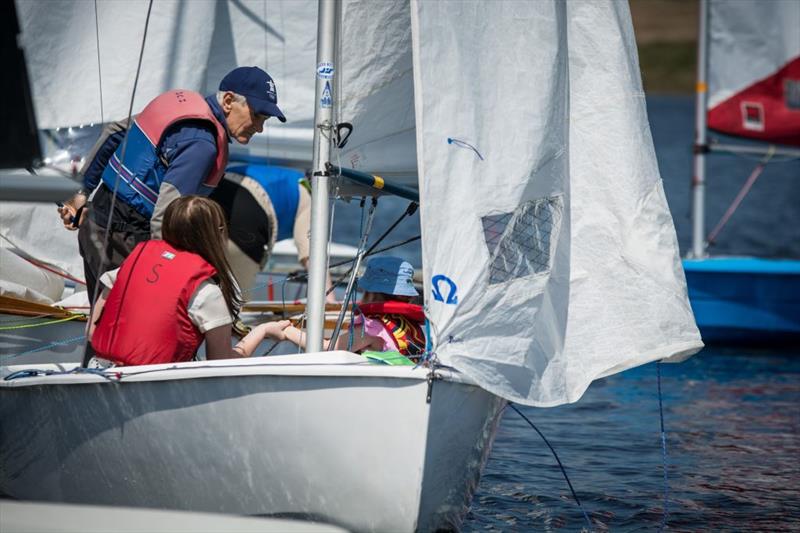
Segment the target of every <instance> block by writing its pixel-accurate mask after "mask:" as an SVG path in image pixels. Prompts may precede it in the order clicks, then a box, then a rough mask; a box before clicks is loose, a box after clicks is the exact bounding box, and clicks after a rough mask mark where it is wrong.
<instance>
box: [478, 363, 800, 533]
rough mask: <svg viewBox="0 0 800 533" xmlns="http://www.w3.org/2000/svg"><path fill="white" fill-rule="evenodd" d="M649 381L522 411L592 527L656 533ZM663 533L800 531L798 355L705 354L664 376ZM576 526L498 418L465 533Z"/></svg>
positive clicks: (637, 377) (543, 465)
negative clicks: (665, 477)
mask: <svg viewBox="0 0 800 533" xmlns="http://www.w3.org/2000/svg"><path fill="white" fill-rule="evenodd" d="M656 379H657V374H656V367H655V365H652V364H651V365H647V366H645V367H642V368H638V369H635V370H632V371H629V372H626V373H624V374H622V375H618V376H612V377H610V378H607V379H604V380H602V381H600V382H598V383H595V384H593V385H592V386H591V387H590V389H589V390H588V391H587V393H586V395H585V396H584V398H583V399H582V400H580V402H578V404H575V405H569V406H563V407H558V408H555V409H533V408H525V410H524V412H525V414H526V416H528V417H529V418H531V419H532V420H533V421H534V423H536V424H537V426H538V427H539V429H541V430H542V432H544V434H545V435H546V436H547V437H548V439H549V440H550V441H551V443H552V444H553V445H554V446H555V448H556V451H557V452H558V453H559V457H560V458H561V460H562V462H563V463H564V464H565V466H566V468H567V472H568V474H569V475H570V479H571V481H572V484H573V486H574V487H575V489H576V491H577V493H578V497H579V498H580V499H581V502H582V503H583V505H584V507H585V508H586V510H587V512H588V513H590V515H591V517H592V520H593V522H594V527H595V528H596V529H598V530H606V529H608V530H612V531H654V530H657V529H658V527H659V526H660V524H661V520H662V509H663V490H664V485H663V471H662V468H661V464H662V463H661V460H662V459H661V445H660V433H659V431H660V430H659V416H658V396H657V381H656ZM662 390H663V398H664V417H665V424H666V426H667V446H668V454H669V465H670V468H669V516H668V519H667V526H668V529H670V530H674V531H697V530H707V529H714V530H742V529H744V530H766V531H777V530H782V531H786V530H789V529H793V528H798V527H800V499H799V498H798V494H800V481H799V480H800V467H798V457H800V409H798V405H800V350H797V351H794V352H782V353H781V352H760V353H754V352H752V351H749V352H745V351H742V350H732V349H728V350H723V349H719V348H717V349H714V348H706V349H704V350H703V352H701V353H700V354H699V355H697V356H695V357H694V358H692V359H690V360H689V361H687V362H685V363H682V364H679V365H662ZM582 526H584V521H583V517H582V515H581V513H580V510H579V509H578V507H577V505H576V504H575V502H574V501H573V499H572V496H571V495H570V493H569V489H568V487H567V485H566V483H565V481H564V479H563V477H562V475H561V473H560V471H559V470H558V467H557V465H556V464H555V461H554V459H553V458H552V456H551V455H550V453H549V451H548V450H547V448H546V446H545V445H544V443H542V441H541V440H540V439H539V437H538V435H536V434H535V432H534V431H533V430H531V429H530V427H529V426H527V425H526V424H525V423H524V421H522V419H521V418H520V417H519V416H518V415H516V413H514V412H513V411H511V410H507V411H506V413H505V415H504V418H503V421H502V423H501V426H500V430H499V432H498V436H497V440H496V442H495V447H494V450H493V453H492V455H491V457H490V460H489V463H488V464H487V467H486V470H485V472H484V477H483V479H482V481H481V485H480V486H479V488H478V493H477V495H476V498H475V501H474V502H473V506H472V510H471V512H470V515H469V516H468V518H467V523H466V524H465V528H464V529H465V530H466V531H478V530H480V531H487V530H488V531H492V530H497V531H508V530H520V531H523V530H530V529H535V530H545V531H549V530H565V531H570V530H573V531H574V530H580V529H581V527H582Z"/></svg>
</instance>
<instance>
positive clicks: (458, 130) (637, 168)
mask: <svg viewBox="0 0 800 533" xmlns="http://www.w3.org/2000/svg"><path fill="white" fill-rule="evenodd" d="M411 5H412V10H411V13H412V35H413V51H414V80H415V99H416V128H417V152H418V164H419V176H420V197H421V199H422V208H421V217H422V229H423V266H424V274H425V283H426V285H425V297H426V305H427V306H428V316H429V318H430V320H431V323H432V325H433V329H434V332H435V350H436V353H437V355H438V356H439V358H440V359H441V360H442V361H443V362H444V363H445V364H449V365H452V366H455V367H456V368H458V369H460V370H462V371H464V372H466V373H467V374H469V375H470V376H471V377H473V378H474V379H475V380H476V381H478V383H479V384H480V385H481V386H482V387H484V388H486V389H487V390H489V391H491V392H494V393H495V394H498V395H500V396H503V397H505V398H507V399H509V400H512V401H516V402H520V403H525V404H529V405H539V406H552V405H558V404H561V403H565V402H572V401H576V400H577V399H579V398H580V396H581V395H582V394H583V392H584V391H585V390H586V388H587V387H588V386H589V384H590V383H591V382H592V381H593V380H594V379H597V378H599V377H602V376H605V375H609V374H612V373H615V372H619V371H622V370H625V369H628V368H632V367H634V366H637V365H641V364H644V363H647V362H650V361H655V360H659V359H673V360H677V359H681V358H685V357H688V356H689V355H690V354H692V353H694V352H696V351H697V350H699V348H700V347H701V346H702V342H701V341H700V337H699V333H698V331H697V328H696V326H695V323H694V318H693V315H692V311H691V308H690V307H689V302H688V299H687V296H686V286H685V280H684V277H683V271H682V269H681V266H680V258H679V254H678V247H677V239H676V236H675V230H674V226H673V224H672V218H671V216H670V214H669V210H668V208H667V203H666V199H665V196H664V192H663V188H662V185H661V179H660V176H659V173H658V167H657V164H656V159H655V152H654V149H653V143H652V138H651V136H650V129H649V124H648V121H647V115H646V110H645V101H644V93H643V92H642V88H641V78H640V74H639V68H638V59H637V54H636V45H635V41H634V39H633V32H632V24H631V20H630V14H629V12H628V7H627V5H626V4H624V3H621V2H610V1H609V2H580V1H577V2H566V3H565V2H559V1H552V2H510V1H509V2H490V3H467V2H421V1H412V3H411Z"/></svg>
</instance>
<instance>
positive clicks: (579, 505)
mask: <svg viewBox="0 0 800 533" xmlns="http://www.w3.org/2000/svg"><path fill="white" fill-rule="evenodd" d="M508 405H509V407H511V408H512V409H513V410H514V411H516V412H517V414H518V415H519V416H521V417H522V418H523V420H525V422H527V423H528V425H530V426H531V427H532V428H533V429H535V430H536V433H538V434H539V436H540V437H542V440H543V441H544V443H545V444H547V447H548V448H550V451H551V452H553V457H555V459H556V462H557V463H558V467H559V468H560V469H561V473H562V474H564V479H565V480H567V485H569V490H570V492H572V497H573V498H575V503H577V504H578V507H580V509H581V512H582V513H583V518H584V519H585V520H586V525H587V526H588V527H589V531H592V522H591V520H589V515H588V514H586V511H585V510H584V508H583V505H581V501H580V500H579V499H578V495H577V494H575V489H574V488H572V483H570V481H569V477H568V476H567V471H566V470H565V469H564V465H563V464H561V459H559V458H558V454H556V450H555V449H554V448H553V447H552V446H551V445H550V442H549V441H548V440H547V437H545V436H544V433H542V432H541V431H539V428H537V427H536V426H535V425H534V424H533V422H531V421H530V420H528V417H527V416H525V415H524V414H522V411H520V410H519V409H517V406H516V405H514V404H513V403H511V402H509V404H508Z"/></svg>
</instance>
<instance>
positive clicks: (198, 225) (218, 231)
mask: <svg viewBox="0 0 800 533" xmlns="http://www.w3.org/2000/svg"><path fill="white" fill-rule="evenodd" d="M161 235H162V236H163V238H164V240H165V241H167V242H168V243H169V244H171V245H172V246H174V247H175V248H177V249H179V250H185V251H187V252H194V253H196V254H197V255H199V256H200V257H202V258H203V259H205V260H206V261H208V262H209V264H211V266H213V267H214V268H215V269H216V270H217V281H218V282H219V288H220V290H222V297H223V298H225V304H226V305H227V306H228V311H230V313H231V316H232V317H233V319H234V321H235V320H236V318H237V317H238V316H239V309H241V307H242V298H241V294H240V292H239V286H238V285H237V283H236V281H235V278H234V277H233V271H232V270H231V265H230V263H229V262H228V258H227V257H226V256H225V248H226V245H227V240H228V226H227V224H226V223H225V215H224V214H223V212H222V208H221V207H220V206H219V204H217V203H216V202H215V201H213V200H209V199H208V198H204V197H202V196H181V197H180V198H178V199H176V200H173V201H172V202H171V203H170V204H169V206H167V209H166V211H165V212H164V223H163V225H162V226H161Z"/></svg>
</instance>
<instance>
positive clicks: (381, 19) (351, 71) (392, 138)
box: [336, 0, 417, 184]
mask: <svg viewBox="0 0 800 533" xmlns="http://www.w3.org/2000/svg"><path fill="white" fill-rule="evenodd" d="M339 19H340V21H341V22H340V24H341V26H342V30H341V32H340V34H339V46H338V52H339V54H338V55H339V57H340V58H341V60H340V61H339V67H338V71H337V78H336V80H337V81H336V83H337V86H338V87H339V91H338V94H339V97H340V100H341V108H340V109H339V112H338V115H339V117H338V118H339V120H340V121H345V122H351V123H352V124H353V126H354V130H353V134H352V136H351V138H350V140H349V141H348V144H347V146H346V147H345V148H344V149H343V150H342V153H341V156H340V158H339V161H338V162H339V163H341V166H343V167H348V168H354V169H357V170H361V171H365V172H370V171H373V172H380V173H381V174H383V175H386V176H393V177H409V176H412V177H416V173H417V172H416V171H417V153H416V139H415V130H414V86H413V83H414V82H413V78H414V73H413V69H412V60H411V21H410V11H409V7H408V1H407V0H404V1H399V2H374V1H372V0H345V1H343V2H342V7H341V14H340V18H339ZM413 183H414V184H416V180H413Z"/></svg>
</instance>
